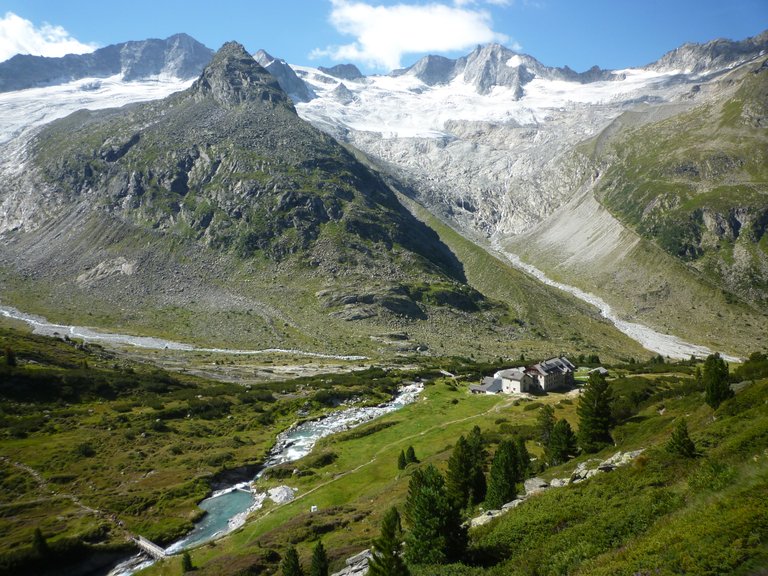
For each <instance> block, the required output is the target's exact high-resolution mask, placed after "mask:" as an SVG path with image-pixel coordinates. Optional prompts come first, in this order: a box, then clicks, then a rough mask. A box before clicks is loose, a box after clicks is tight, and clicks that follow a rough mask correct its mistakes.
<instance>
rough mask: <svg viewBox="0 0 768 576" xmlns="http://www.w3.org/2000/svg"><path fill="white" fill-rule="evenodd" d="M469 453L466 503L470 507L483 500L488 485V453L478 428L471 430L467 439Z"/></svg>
mask: <svg viewBox="0 0 768 576" xmlns="http://www.w3.org/2000/svg"><path fill="white" fill-rule="evenodd" d="M467 445H468V446H469V453H470V458H471V462H472V467H471V472H470V478H469V490H470V492H469V494H468V495H467V496H468V497H467V503H468V504H469V505H470V506H471V505H473V504H478V503H480V502H482V501H483V500H485V494H486V492H487V491H488V484H487V483H486V480H485V461H486V460H487V458H488V451H487V450H486V449H485V444H484V442H483V433H482V432H481V431H480V427H479V426H475V427H474V428H472V432H470V433H469V437H468V438H467Z"/></svg>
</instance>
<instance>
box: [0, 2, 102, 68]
mask: <svg viewBox="0 0 768 576" xmlns="http://www.w3.org/2000/svg"><path fill="white" fill-rule="evenodd" d="M96 48H98V46H96V45H94V44H83V43H82V42H80V41H78V40H76V39H75V38H72V36H70V34H69V32H67V31H66V30H65V29H64V28H62V27H61V26H53V25H52V24H48V23H43V25H42V26H40V27H36V26H35V25H34V24H33V23H32V22H30V21H29V20H26V19H24V18H22V17H20V16H17V15H16V14H14V13H13V12H6V14H5V16H4V17H3V18H1V19H0V62H2V61H3V60H7V59H8V58H10V57H11V56H14V55H16V54H33V55H35V56H64V55H65V54H85V53H87V52H93V51H94V50H95V49H96Z"/></svg>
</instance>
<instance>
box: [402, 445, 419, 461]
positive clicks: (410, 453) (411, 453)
mask: <svg viewBox="0 0 768 576" xmlns="http://www.w3.org/2000/svg"><path fill="white" fill-rule="evenodd" d="M405 462H406V463H407V464H418V463H419V459H418V458H416V450H414V449H413V446H408V449H407V450H406V451H405Z"/></svg>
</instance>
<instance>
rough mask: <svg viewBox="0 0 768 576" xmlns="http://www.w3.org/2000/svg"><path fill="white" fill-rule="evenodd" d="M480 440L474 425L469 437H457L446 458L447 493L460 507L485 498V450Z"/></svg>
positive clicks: (480, 437)
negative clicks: (451, 450) (451, 451)
mask: <svg viewBox="0 0 768 576" xmlns="http://www.w3.org/2000/svg"><path fill="white" fill-rule="evenodd" d="M482 442H483V440H482V433H481V432H480V428H479V427H477V426H475V428H474V429H473V430H472V432H471V433H470V435H469V438H464V436H460V437H459V439H458V440H457V441H456V444H455V445H454V447H453V453H452V454H451V457H450V458H449V459H448V471H447V473H446V484H447V487H448V494H449V495H450V496H451V498H453V499H454V500H455V501H456V504H457V505H458V506H459V507H460V508H463V507H465V506H472V505H473V504H477V503H478V502H482V501H483V500H484V499H485V492H486V489H487V486H486V481H485V473H484V472H483V465H484V464H485V457H486V451H485V448H484V447H483V444H482Z"/></svg>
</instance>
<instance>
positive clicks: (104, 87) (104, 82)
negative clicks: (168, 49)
mask: <svg viewBox="0 0 768 576" xmlns="http://www.w3.org/2000/svg"><path fill="white" fill-rule="evenodd" d="M192 82H193V80H179V79H177V78H171V77H158V78H157V79H153V80H143V81H136V82H124V81H123V80H122V79H121V77H120V75H116V76H112V77H109V78H83V79H80V80H75V81H73V82H68V83H66V84H60V85H58V86H48V87H45V88H29V89H27V90H17V91H15V92H3V93H0V144H3V143H5V142H8V141H9V140H12V139H14V138H18V137H21V136H23V135H25V134H26V133H27V132H28V131H29V130H31V129H32V128H36V127H38V126H42V125H43V124H47V123H48V122H51V121H53V120H56V119H57V118H63V117H64V116H67V115H68V114H71V113H72V112H75V111H76V110H80V109H83V108H87V109H89V110H99V109H102V108H114V107H117V106H123V105H125V104H131V103H133V102H142V101H145V100H157V99H159V98H165V97H166V96H168V95H170V94H172V93H173V92H178V91H179V90H184V89H185V88H188V87H189V86H190V85H191V84H192Z"/></svg>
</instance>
